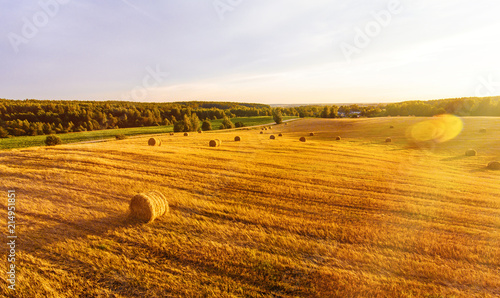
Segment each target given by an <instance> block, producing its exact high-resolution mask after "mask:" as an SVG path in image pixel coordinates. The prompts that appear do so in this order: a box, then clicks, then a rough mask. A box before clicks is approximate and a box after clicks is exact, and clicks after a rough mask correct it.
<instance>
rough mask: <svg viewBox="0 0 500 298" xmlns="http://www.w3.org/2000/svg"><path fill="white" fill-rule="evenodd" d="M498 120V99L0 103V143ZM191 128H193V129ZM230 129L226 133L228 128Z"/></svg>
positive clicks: (499, 113) (6, 100)
mask: <svg viewBox="0 0 500 298" xmlns="http://www.w3.org/2000/svg"><path fill="white" fill-rule="evenodd" d="M276 113H280V114H281V115H283V116H299V117H321V118H339V117H385V116H434V115H440V114H454V115H457V116H500V97H484V98H453V99H441V100H430V101H405V102H400V103H390V104H378V105H373V104H371V105H368V104H367V105H358V104H353V105H343V106H336V105H304V106H299V107H284V108H274V109H273V108H271V106H269V105H264V104H252V103H233V102H200V101H190V102H174V103H141V102H123V101H104V102H103V101H52V100H34V99H27V100H9V99H0V137H1V138H6V137H10V136H36V135H49V134H60V133H68V132H82V131H94V130H103V129H116V128H130V127H144V126H160V125H174V128H175V130H176V131H190V130H198V129H206V128H207V126H205V127H204V126H203V125H202V124H203V123H202V122H203V121H205V122H207V121H206V120H215V119H226V118H235V117H255V116H272V115H275V114H276ZM193 123H194V124H193ZM228 128H229V127H228Z"/></svg>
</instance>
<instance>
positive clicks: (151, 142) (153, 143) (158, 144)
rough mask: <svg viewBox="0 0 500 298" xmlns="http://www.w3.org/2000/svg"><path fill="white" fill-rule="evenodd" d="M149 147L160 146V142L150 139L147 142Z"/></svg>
mask: <svg viewBox="0 0 500 298" xmlns="http://www.w3.org/2000/svg"><path fill="white" fill-rule="evenodd" d="M148 145H149V146H161V140H160V139H158V138H150V139H149V141H148Z"/></svg>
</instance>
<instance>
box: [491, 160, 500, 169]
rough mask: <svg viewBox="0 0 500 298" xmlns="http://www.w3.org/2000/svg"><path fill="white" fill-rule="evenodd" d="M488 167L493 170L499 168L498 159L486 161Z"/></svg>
mask: <svg viewBox="0 0 500 298" xmlns="http://www.w3.org/2000/svg"><path fill="white" fill-rule="evenodd" d="M488 169H490V170H495V171H498V170H500V162H498V161H490V162H489V163H488Z"/></svg>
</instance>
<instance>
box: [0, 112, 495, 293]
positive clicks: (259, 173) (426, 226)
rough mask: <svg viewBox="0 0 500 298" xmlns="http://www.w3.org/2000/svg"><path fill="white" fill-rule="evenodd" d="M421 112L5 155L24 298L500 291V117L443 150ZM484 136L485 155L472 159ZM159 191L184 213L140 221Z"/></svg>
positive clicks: (471, 124) (4, 178) (475, 123)
mask: <svg viewBox="0 0 500 298" xmlns="http://www.w3.org/2000/svg"><path fill="white" fill-rule="evenodd" d="M412 121H413V122H412ZM417 121H421V120H419V119H418V118H399V119H396V118H392V119H391V118H383V119H367V120H319V119H309V120H302V121H297V122H294V123H290V124H289V125H287V126H284V125H279V126H275V127H274V128H273V130H272V131H266V133H265V134H262V135H261V134H259V131H258V130H248V131H238V132H228V133H210V134H195V135H192V136H189V137H183V136H180V135H175V136H166V135H164V136H161V138H162V146H160V147H149V146H147V138H135V139H129V140H121V141H112V142H106V143H99V144H78V145H63V146H58V147H54V148H33V149H25V150H13V151H8V152H1V153H0V162H1V163H0V175H1V182H0V184H1V185H2V188H3V189H7V188H15V189H16V190H17V193H18V197H19V198H20V199H19V203H18V210H19V216H20V219H19V222H20V227H19V234H20V235H22V236H21V239H20V241H21V242H20V247H21V251H20V254H19V260H21V262H22V263H21V267H22V268H23V269H22V270H21V271H20V273H19V277H18V294H21V295H20V296H18V297H51V296H53V297H73V296H79V295H90V296H92V295H94V296H111V295H116V297H133V296H151V297H155V296H200V295H201V296H218V297H225V296H231V295H236V296H254V297H261V296H271V295H272V293H274V294H276V295H280V296H285V297H288V296H290V297H293V296H310V297H340V296H342V297H346V296H371V297H377V296H380V297H387V296H391V297H409V296H412V295H413V296H427V295H435V296H440V295H441V296H453V295H455V296H457V297H471V296H485V297H494V296H497V295H500V290H499V289H500V271H499V268H500V235H499V231H500V200H499V195H500V184H499V183H498V178H499V177H500V175H499V173H498V172H494V171H488V170H486V169H485V168H484V165H485V164H486V162H487V160H488V159H492V158H498V157H499V154H500V152H498V147H496V149H492V147H493V148H495V147H494V146H495V145H497V144H498V141H497V140H496V139H494V138H493V137H492V136H494V135H495V132H494V131H492V132H491V136H490V137H489V138H488V136H484V135H481V136H480V139H481V140H480V141H477V140H476V138H475V136H476V135H475V132H474V131H476V132H477V128H478V127H484V126H485V125H488V124H491V123H493V124H491V125H490V126H488V129H489V130H490V131H491V130H492V129H493V128H494V127H500V126H498V124H499V123H498V122H500V121H499V120H496V119H494V120H490V121H489V122H488V121H487V120H484V119H464V131H463V132H462V134H461V135H460V136H459V137H458V138H457V139H455V140H452V141H450V142H448V144H438V145H436V147H434V148H432V150H428V149H425V150H417V149H411V148H407V146H406V144H405V143H404V128H405V127H408V126H409V125H411V124H412V123H415V122H417ZM495 121H496V122H495ZM490 122H491V123H490ZM389 125H394V126H395V127H396V128H395V129H392V130H389V129H388V126H389ZM494 125H496V126H494ZM310 131H314V132H315V136H314V137H307V138H308V140H307V142H306V143H302V142H299V141H298V138H299V137H300V136H307V135H308V133H309V132H310ZM279 132H283V134H284V136H283V137H279V138H277V139H276V140H270V139H269V135H270V134H276V135H277V134H278V133H279ZM382 133H384V134H382ZM389 134H390V135H389ZM235 135H239V136H241V138H242V141H241V142H234V141H232V140H233V138H234V136H235ZM337 135H342V141H340V142H339V141H335V139H334V137H335V136H337ZM498 135H499V134H498V132H496V136H498ZM387 136H391V137H393V138H394V139H395V141H394V143H391V144H385V143H384V139H385V137H387ZM215 137H217V138H220V139H221V140H222V141H223V146H222V147H217V148H210V147H208V142H209V140H210V139H213V138H215ZM463 143H466V144H463ZM470 146H474V148H476V149H478V151H479V152H481V153H482V154H481V155H479V156H477V157H471V158H467V159H465V158H461V157H460V155H462V154H463V151H464V148H469V147H470ZM483 152H484V153H483ZM148 190H159V191H161V192H163V193H164V194H166V195H167V198H168V200H169V204H170V207H171V211H170V213H169V214H168V215H167V216H165V217H162V218H160V219H157V220H156V221H155V222H154V223H151V224H149V225H136V224H133V223H130V222H128V221H127V220H126V214H127V208H128V202H129V200H130V199H131V198H132V197H133V195H135V194H136V193H139V192H144V191H148ZM3 207H5V206H3ZM4 288H5V287H3V288H2V289H3V290H2V291H4ZM2 294H6V293H2Z"/></svg>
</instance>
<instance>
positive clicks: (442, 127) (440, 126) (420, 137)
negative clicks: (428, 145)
mask: <svg viewBox="0 0 500 298" xmlns="http://www.w3.org/2000/svg"><path fill="white" fill-rule="evenodd" d="M463 128H464V124H463V122H462V119H460V118H459V117H457V116H454V115H439V116H436V117H434V118H433V119H431V120H426V121H422V122H419V123H417V124H415V125H413V126H412V127H410V129H409V137H410V138H411V139H412V140H413V141H416V142H428V141H434V142H436V143H444V142H447V141H449V140H452V139H454V138H456V137H457V136H458V135H459V134H460V133H461V132H462V129H463Z"/></svg>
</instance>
